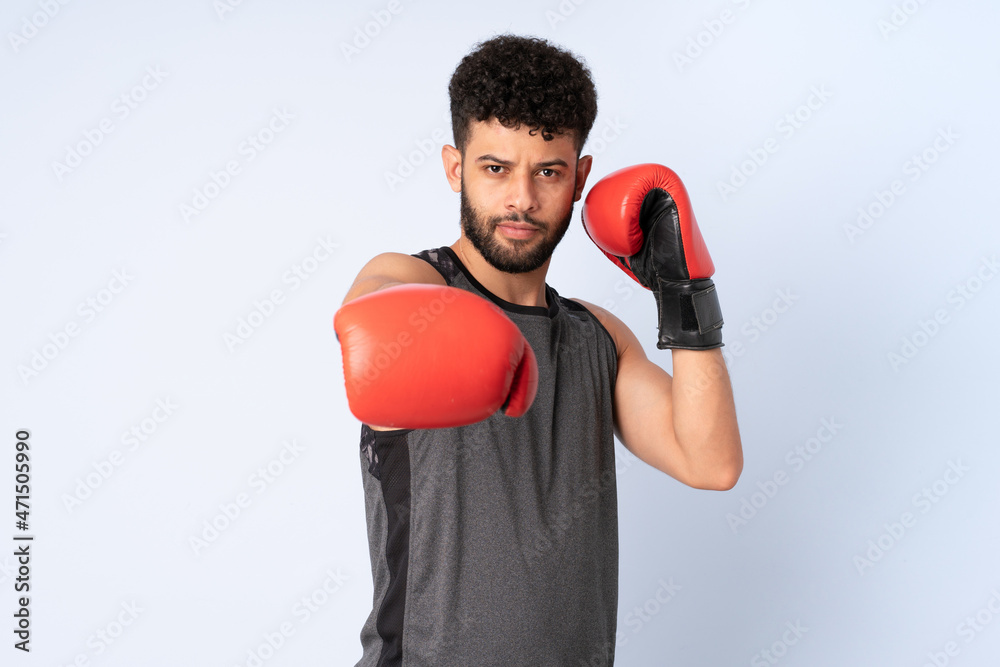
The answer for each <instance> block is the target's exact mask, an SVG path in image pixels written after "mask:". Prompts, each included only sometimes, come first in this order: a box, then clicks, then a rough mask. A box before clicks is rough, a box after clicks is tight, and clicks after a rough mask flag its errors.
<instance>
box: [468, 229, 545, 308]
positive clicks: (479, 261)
mask: <svg viewBox="0 0 1000 667" xmlns="http://www.w3.org/2000/svg"><path fill="white" fill-rule="evenodd" d="M451 249H452V250H454V251H455V254H456V255H458V257H459V259H461V260H462V263H463V264H465V268H467V269H468V270H469V271H470V272H471V273H472V275H473V276H475V277H476V280H478V281H479V282H480V284H481V285H482V286H483V287H485V288H486V289H488V290H489V291H490V292H492V293H493V294H495V295H496V296H498V297H500V298H501V299H503V300H504V301H509V302H510V303H514V304H517V305H519V306H538V307H542V308H546V307H548V303H547V302H546V300H545V274H546V273H547V272H548V270H549V261H550V260H545V263H544V264H542V265H541V266H540V267H538V268H537V269H535V270H534V271H530V272H528V273H504V272H503V271H499V270H497V269H496V268H495V267H493V265H492V264H490V263H489V262H487V261H486V260H485V259H484V258H483V256H482V255H480V254H479V252H478V251H477V250H476V249H475V247H473V245H472V243H470V242H469V240H468V239H467V238H465V235H464V234H463V235H462V236H461V237H459V239H458V240H457V241H455V242H454V243H453V244H451ZM550 259H551V258H550Z"/></svg>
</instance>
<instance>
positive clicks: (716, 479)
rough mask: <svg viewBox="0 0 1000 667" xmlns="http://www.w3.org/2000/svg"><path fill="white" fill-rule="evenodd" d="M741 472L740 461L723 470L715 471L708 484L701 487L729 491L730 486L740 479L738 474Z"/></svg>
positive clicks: (709, 489)
mask: <svg viewBox="0 0 1000 667" xmlns="http://www.w3.org/2000/svg"><path fill="white" fill-rule="evenodd" d="M742 473H743V465H742V463H741V464H740V465H739V466H732V467H730V468H727V469H725V470H720V471H717V472H716V474H715V475H714V476H713V478H712V480H711V482H710V484H709V485H708V486H704V487H702V488H704V489H706V490H708V491H729V490H730V489H731V488H733V487H734V486H736V482H738V481H740V475H741V474H742Z"/></svg>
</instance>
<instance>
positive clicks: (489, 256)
mask: <svg viewBox="0 0 1000 667" xmlns="http://www.w3.org/2000/svg"><path fill="white" fill-rule="evenodd" d="M461 206H462V231H463V232H464V233H465V236H466V238H468V239H469V241H471V242H472V246H473V247H474V248H475V249H476V250H477V251H478V252H479V254H480V255H482V256H483V259H485V260H486V261H487V262H488V263H489V264H490V266H492V267H493V268H495V269H497V270H498V271H503V272H504V273H528V272H529V271H534V270H535V269H537V268H539V267H541V266H542V264H544V263H545V262H546V261H547V260H548V259H549V257H551V256H552V252H553V251H554V250H555V249H556V246H557V245H559V242H560V241H561V240H562V238H563V236H564V235H565V234H566V230H567V229H569V223H570V220H572V219H573V204H570V207H569V211H567V212H566V216H565V217H564V218H563V219H562V220H559V221H558V222H557V223H556V224H555V225H552V224H550V223H547V222H542V221H541V220H538V219H536V218H533V217H531V216H529V215H527V214H524V215H518V214H517V213H511V214H509V215H505V216H499V215H497V216H493V217H489V218H487V217H486V216H484V215H481V214H480V213H479V211H477V210H476V209H475V208H474V207H473V206H472V204H471V203H470V202H469V200H468V198H467V197H466V196H465V185H464V183H463V185H462V191H461ZM501 222H526V223H528V224H530V225H534V226H536V227H538V229H539V230H540V231H541V233H542V238H541V239H537V238H535V239H503V240H501V239H498V238H497V236H496V228H497V225H499V224H500V223H501Z"/></svg>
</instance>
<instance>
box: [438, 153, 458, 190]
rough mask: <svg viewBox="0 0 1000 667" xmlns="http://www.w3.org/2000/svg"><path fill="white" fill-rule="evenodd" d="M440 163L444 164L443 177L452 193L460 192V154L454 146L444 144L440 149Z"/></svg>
mask: <svg viewBox="0 0 1000 667" xmlns="http://www.w3.org/2000/svg"><path fill="white" fill-rule="evenodd" d="M441 162H442V163H443V164H444V175H445V177H446V178H447V179H448V184H449V185H450V186H451V189H452V191H453V192H461V191H462V152H461V151H460V150H458V149H457V148H455V147H454V146H449V145H448V144H445V145H444V146H442V147H441Z"/></svg>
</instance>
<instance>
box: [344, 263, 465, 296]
mask: <svg viewBox="0 0 1000 667" xmlns="http://www.w3.org/2000/svg"><path fill="white" fill-rule="evenodd" d="M398 283H429V284H432V285H445V284H447V283H446V282H445V279H444V277H443V276H442V275H441V274H440V273H439V272H438V270H437V269H436V268H434V266H433V265H432V264H430V263H429V262H427V261H426V260H423V259H420V258H419V257H414V256H413V255H406V254H403V253H400V252H384V253H381V254H378V255H375V257H373V258H372V259H371V260H369V261H368V263H367V264H365V265H364V266H363V267H362V268H361V271H360V272H358V277H357V278H355V279H354V284H352V285H351V288H350V289H349V290H348V292H347V296H346V297H344V303H346V302H348V301H350V300H351V299H356V298H357V297H359V296H362V295H364V294H368V293H369V292H374V291H376V290H378V289H381V288H382V287H385V286H387V285H390V284H398Z"/></svg>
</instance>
